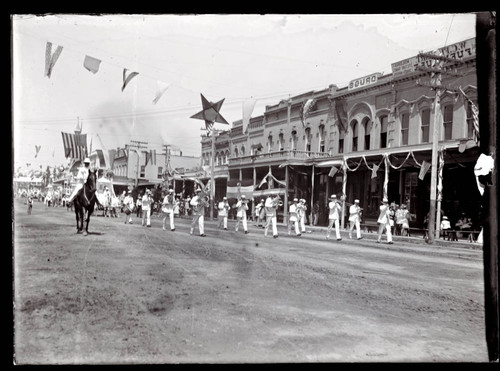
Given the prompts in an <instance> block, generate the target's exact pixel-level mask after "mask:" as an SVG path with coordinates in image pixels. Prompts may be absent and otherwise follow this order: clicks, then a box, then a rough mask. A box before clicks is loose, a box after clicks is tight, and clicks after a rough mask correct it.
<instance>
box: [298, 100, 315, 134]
mask: <svg viewBox="0 0 500 371" xmlns="http://www.w3.org/2000/svg"><path fill="white" fill-rule="evenodd" d="M315 103H316V99H314V98H310V99H307V100H306V101H304V103H303V104H302V106H301V107H300V120H301V121H302V127H305V126H306V119H307V117H308V116H309V113H310V112H311V110H312V108H313V107H314V104H315Z"/></svg>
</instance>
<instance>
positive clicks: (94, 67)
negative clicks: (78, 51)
mask: <svg viewBox="0 0 500 371" xmlns="http://www.w3.org/2000/svg"><path fill="white" fill-rule="evenodd" d="M100 64H101V61H100V60H99V59H97V58H93V57H91V56H88V55H86V56H85V60H84V61H83V67H85V69H87V70H88V71H90V72H92V73H94V74H95V73H97V71H99V66H100Z"/></svg>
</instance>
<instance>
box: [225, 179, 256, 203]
mask: <svg viewBox="0 0 500 371" xmlns="http://www.w3.org/2000/svg"><path fill="white" fill-rule="evenodd" d="M253 188H254V187H253V179H243V180H238V179H229V180H228V181H227V191H226V195H227V198H238V197H239V196H241V195H245V197H246V198H247V199H252V198H253Z"/></svg>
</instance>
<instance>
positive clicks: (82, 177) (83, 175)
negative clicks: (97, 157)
mask: <svg viewBox="0 0 500 371" xmlns="http://www.w3.org/2000/svg"><path fill="white" fill-rule="evenodd" d="M83 164H84V165H83V166H80V167H79V168H78V173H77V174H76V177H75V180H76V181H77V184H76V187H75V189H74V190H73V193H72V194H71V196H70V197H69V200H68V201H67V202H73V200H74V199H75V197H76V195H77V193H78V191H79V190H80V189H82V188H83V185H84V184H85V183H87V178H88V177H89V171H90V159H89V158H88V157H85V160H83Z"/></svg>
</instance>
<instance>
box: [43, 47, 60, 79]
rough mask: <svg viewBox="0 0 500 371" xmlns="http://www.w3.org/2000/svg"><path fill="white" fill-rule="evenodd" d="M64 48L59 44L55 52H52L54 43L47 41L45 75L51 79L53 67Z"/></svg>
mask: <svg viewBox="0 0 500 371" xmlns="http://www.w3.org/2000/svg"><path fill="white" fill-rule="evenodd" d="M62 50H63V47H62V46H58V47H57V48H56V51H55V52H54V54H52V43H51V42H49V41H47V45H46V47H45V76H47V77H48V78H49V79H50V75H51V74H52V69H53V68H54V65H55V64H56V62H57V59H58V58H59V56H60V55H61V52H62Z"/></svg>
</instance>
